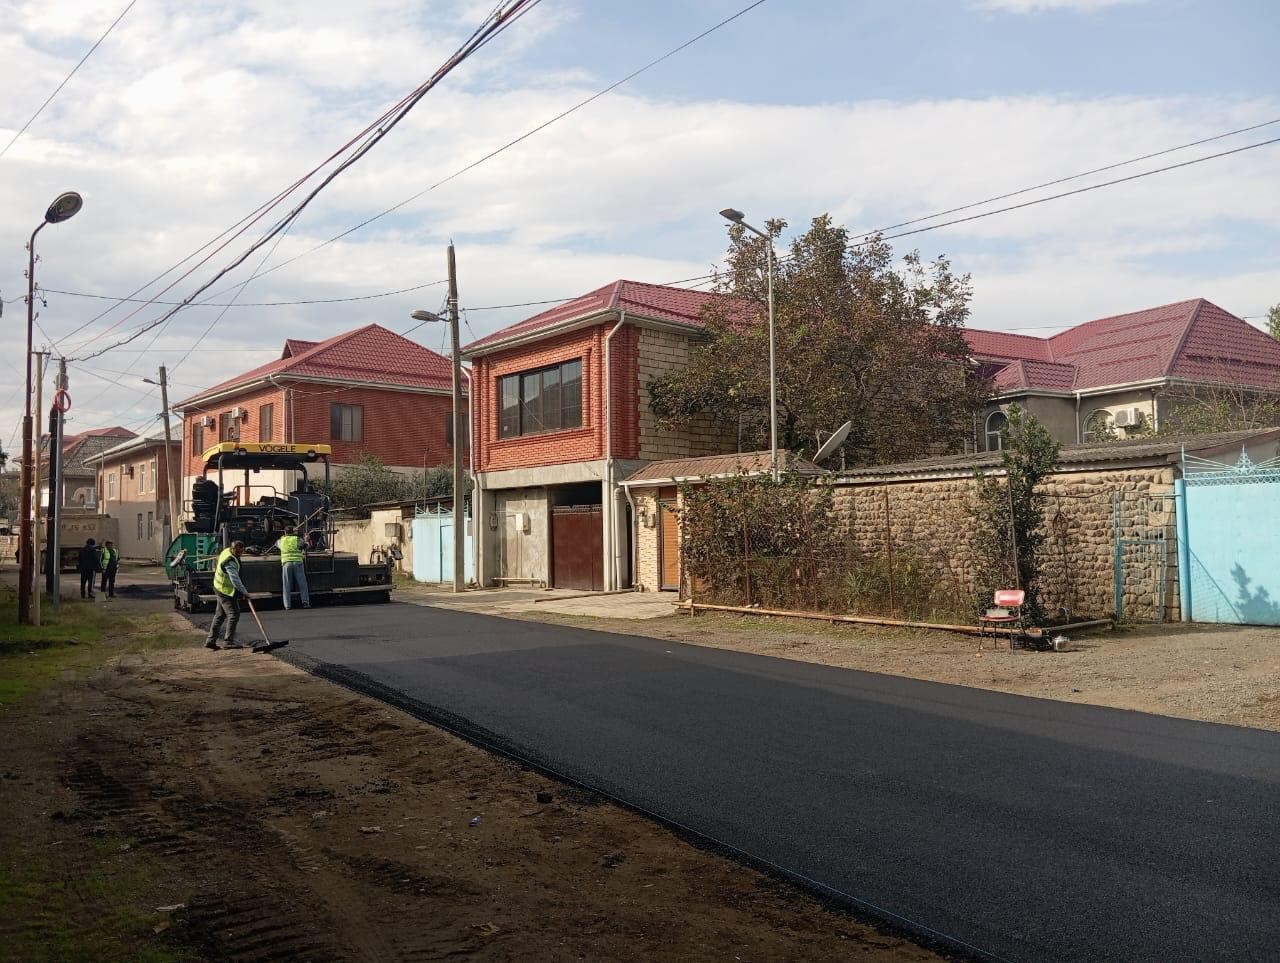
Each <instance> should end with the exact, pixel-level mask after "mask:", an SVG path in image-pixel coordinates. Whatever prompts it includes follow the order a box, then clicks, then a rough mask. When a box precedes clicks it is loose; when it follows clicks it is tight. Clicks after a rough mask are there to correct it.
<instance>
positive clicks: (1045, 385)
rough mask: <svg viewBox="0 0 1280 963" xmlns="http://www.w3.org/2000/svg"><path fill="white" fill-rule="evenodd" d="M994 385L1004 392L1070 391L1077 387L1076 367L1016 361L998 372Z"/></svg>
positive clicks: (1044, 362)
mask: <svg viewBox="0 0 1280 963" xmlns="http://www.w3.org/2000/svg"><path fill="white" fill-rule="evenodd" d="M992 383H993V384H994V385H995V388H996V390H997V391H1002V392H1007V391H1012V390H1013V389H1015V388H1042V389H1044V390H1046V391H1070V390H1071V389H1072V388H1074V387H1075V386H1076V366H1075V365H1072V364H1057V363H1055V362H1052V361H1014V362H1012V363H1011V364H1007V365H1005V366H1004V367H1003V368H1001V369H1000V370H999V371H998V372H996V376H995V378H994V379H993V381H992Z"/></svg>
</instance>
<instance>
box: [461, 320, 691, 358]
mask: <svg viewBox="0 0 1280 963" xmlns="http://www.w3.org/2000/svg"><path fill="white" fill-rule="evenodd" d="M614 318H620V319H625V320H626V321H628V322H635V321H644V322H645V323H647V324H649V325H652V326H653V327H657V328H663V329H666V330H671V331H690V332H696V331H702V330H703V329H702V328H701V327H700V326H699V325H697V324H693V323H686V322H681V321H673V320H672V319H671V318H659V317H655V316H653V315H651V314H644V313H643V312H640V311H627V310H623V309H621V308H604V309H598V310H595V311H590V312H588V313H587V314H581V315H575V316H574V317H571V318H567V319H565V320H564V321H558V322H556V323H555V324H553V325H549V326H547V327H545V328H537V329H535V330H533V331H526V332H523V333H521V334H517V335H512V336H511V337H509V338H503V339H501V340H499V341H491V342H489V343H488V344H483V345H480V346H479V347H475V348H470V347H469V348H463V349H462V357H464V358H466V359H468V360H470V359H471V358H480V357H483V356H485V355H488V354H495V353H497V352H499V351H508V350H510V349H511V348H520V347H523V346H524V345H527V344H534V343H536V342H538V341H543V340H545V339H547V338H554V337H557V336H559V335H562V334H571V333H572V332H574V331H578V330H580V329H582V328H591V327H594V326H595V325H597V324H603V323H604V322H606V321H609V320H612V319H614Z"/></svg>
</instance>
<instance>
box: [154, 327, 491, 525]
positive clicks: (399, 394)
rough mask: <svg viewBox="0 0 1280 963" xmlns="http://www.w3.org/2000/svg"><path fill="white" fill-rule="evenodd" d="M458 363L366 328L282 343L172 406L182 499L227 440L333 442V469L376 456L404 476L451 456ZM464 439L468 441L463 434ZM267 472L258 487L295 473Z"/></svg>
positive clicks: (384, 331)
mask: <svg viewBox="0 0 1280 963" xmlns="http://www.w3.org/2000/svg"><path fill="white" fill-rule="evenodd" d="M452 378H453V373H452V365H451V364H450V362H449V359H447V358H445V357H444V356H443V355H440V354H437V353H436V352H435V351H432V350H430V349H429V348H424V347H423V346H422V345H420V344H417V343H415V342H413V341H410V340H409V339H408V338H405V337H403V336H401V335H399V334H396V333H395V332H394V331H389V330H388V329H386V328H384V327H382V326H380V325H377V324H369V325H365V326H364V327H362V328H356V329H355V330H353V331H346V332H344V333H342V334H337V335H334V336H333V337H331V338H328V339H326V340H324V341H300V340H296V339H289V340H287V341H285V344H284V350H283V351H282V353H281V355H280V357H279V358H278V359H276V360H275V361H272V362H269V363H267V364H264V365H261V366H259V367H257V368H254V369H252V370H250V371H246V372H244V373H243V374H240V375H236V377H234V378H230V379H228V380H226V381H223V382H221V383H220V384H217V385H214V386H213V387H211V388H206V389H205V390H204V391H201V392H199V393H197V394H194V395H192V396H191V397H190V398H187V399H185V400H183V401H180V402H178V403H177V404H175V405H174V409H175V410H176V411H179V412H181V413H182V416H183V437H184V441H183V451H182V458H183V460H182V465H183V470H182V474H183V483H182V484H183V502H184V504H185V503H186V501H187V500H189V498H190V493H191V484H192V482H193V481H194V480H195V479H196V478H198V477H199V476H200V473H201V469H202V468H203V461H202V460H201V457H200V456H201V453H202V452H204V451H206V450H207V449H208V448H210V447H211V446H213V445H216V444H217V443H218V442H220V441H228V440H240V441H262V442H272V441H276V442H286V443H292V442H295V441H296V442H303V443H308V442H310V443H317V444H327V445H330V446H332V448H333V455H332V458H331V463H332V465H333V469H334V471H335V473H337V472H341V470H342V468H343V466H346V465H354V464H358V463H359V462H360V460H361V458H362V457H364V456H366V455H370V456H373V457H376V458H377V459H379V460H380V461H381V462H382V463H383V464H384V465H386V466H387V467H389V468H391V469H393V470H395V471H399V472H404V473H410V472H420V471H422V470H423V468H424V467H426V468H431V467H435V466H437V465H444V464H450V463H452V461H453V416H452V412H453V397H452V390H453V389H452V385H453V382H452ZM463 392H464V404H465V403H466V401H465V392H466V384H465V382H464V384H463ZM463 443H464V444H465V443H466V439H465V438H464V439H463ZM270 474H271V473H262V476H261V477H259V478H256V479H255V485H264V486H266V485H272V484H274V485H276V486H277V487H279V488H281V489H282V490H283V489H284V488H285V487H287V486H289V485H291V484H292V479H288V480H286V479H284V478H271V477H268V476H269V475H270Z"/></svg>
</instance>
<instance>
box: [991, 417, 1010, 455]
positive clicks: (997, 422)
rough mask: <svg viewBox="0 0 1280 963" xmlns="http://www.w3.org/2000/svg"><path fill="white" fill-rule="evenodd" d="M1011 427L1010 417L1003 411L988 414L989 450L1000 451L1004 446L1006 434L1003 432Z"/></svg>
mask: <svg viewBox="0 0 1280 963" xmlns="http://www.w3.org/2000/svg"><path fill="white" fill-rule="evenodd" d="M1008 427H1009V419H1008V418H1007V417H1005V413H1004V412H1003V411H993V412H991V414H989V415H987V428H986V439H987V451H999V450H1000V449H1001V448H1003V447H1004V436H1003V435H1002V434H1001V432H1003V431H1004V430H1005V429H1006V428H1008Z"/></svg>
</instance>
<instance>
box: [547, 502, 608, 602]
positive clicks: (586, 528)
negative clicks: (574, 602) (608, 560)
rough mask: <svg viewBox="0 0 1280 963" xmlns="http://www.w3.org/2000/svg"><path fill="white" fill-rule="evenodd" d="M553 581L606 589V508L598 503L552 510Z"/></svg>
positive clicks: (559, 584)
mask: <svg viewBox="0 0 1280 963" xmlns="http://www.w3.org/2000/svg"><path fill="white" fill-rule="evenodd" d="M551 584H552V585H553V586H554V587H555V588H570V589H583V590H585V591H592V592H601V591H604V510H603V509H602V507H601V506H599V505H557V506H556V507H554V508H552V509H551Z"/></svg>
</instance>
